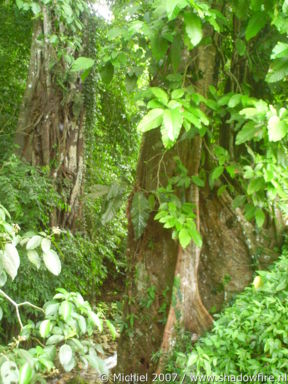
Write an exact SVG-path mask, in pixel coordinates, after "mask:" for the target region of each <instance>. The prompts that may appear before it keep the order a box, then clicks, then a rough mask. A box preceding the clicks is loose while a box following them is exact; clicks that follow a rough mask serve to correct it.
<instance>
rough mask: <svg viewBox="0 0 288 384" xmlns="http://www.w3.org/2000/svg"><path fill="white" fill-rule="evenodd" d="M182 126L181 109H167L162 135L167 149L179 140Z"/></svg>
mask: <svg viewBox="0 0 288 384" xmlns="http://www.w3.org/2000/svg"><path fill="white" fill-rule="evenodd" d="M182 124H183V114H182V113H181V111H180V108H175V109H166V110H165V111H164V115H163V124H162V126H161V134H162V141H163V144H164V146H165V147H170V146H171V144H173V143H175V141H176V140H177V139H178V136H179V134H180V131H181V127H182Z"/></svg>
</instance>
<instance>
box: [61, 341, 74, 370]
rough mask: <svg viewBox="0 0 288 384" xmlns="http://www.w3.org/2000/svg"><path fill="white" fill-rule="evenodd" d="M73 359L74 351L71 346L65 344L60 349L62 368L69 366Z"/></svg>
mask: <svg viewBox="0 0 288 384" xmlns="http://www.w3.org/2000/svg"><path fill="white" fill-rule="evenodd" d="M72 359H73V351H72V348H71V347H70V345H68V344H64V345H62V346H61V347H60V349H59V360H60V363H61V364H62V366H65V365H68V364H70V363H71V360H72Z"/></svg>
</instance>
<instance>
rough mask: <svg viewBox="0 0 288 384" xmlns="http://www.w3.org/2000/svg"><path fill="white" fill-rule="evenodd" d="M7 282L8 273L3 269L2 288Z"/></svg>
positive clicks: (0, 281) (0, 278)
mask: <svg viewBox="0 0 288 384" xmlns="http://www.w3.org/2000/svg"><path fill="white" fill-rule="evenodd" d="M6 282H7V275H6V273H5V271H1V273H0V288H2V287H4V285H5V284H6Z"/></svg>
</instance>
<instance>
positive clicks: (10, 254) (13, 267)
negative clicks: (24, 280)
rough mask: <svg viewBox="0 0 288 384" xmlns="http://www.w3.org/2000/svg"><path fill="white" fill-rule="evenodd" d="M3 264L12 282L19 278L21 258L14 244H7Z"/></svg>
mask: <svg viewBox="0 0 288 384" xmlns="http://www.w3.org/2000/svg"><path fill="white" fill-rule="evenodd" d="M2 264H3V268H4V269H5V271H6V272H7V273H8V275H9V276H10V277H11V279H12V280H14V279H15V277H16V276H17V272H18V268H19V265H20V258H19V254H18V251H17V249H16V247H15V246H14V245H13V244H10V243H9V244H6V245H5V248H4V252H3V254H2Z"/></svg>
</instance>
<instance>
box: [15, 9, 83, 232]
mask: <svg viewBox="0 0 288 384" xmlns="http://www.w3.org/2000/svg"><path fill="white" fill-rule="evenodd" d="M54 28H55V27H54V25H53V24H52V22H51V14H50V12H49V11H48V10H47V9H46V7H45V6H44V7H43V19H42V20H37V21H35V26H34V32H33V40H32V45H31V58H30V67H29V74H28V80H27V87H26V91H25V94H24V99H23V104H22V108H21V111H20V116H19V122H18V128H17V132H16V139H15V141H16V144H17V145H18V147H19V149H18V151H19V155H20V156H21V157H22V158H24V159H25V160H27V161H28V162H30V163H32V164H33V165H38V166H46V167H48V168H49V170H50V174H51V176H52V177H53V179H54V182H55V188H56V189H57V191H58V192H60V194H61V195H62V198H63V200H64V204H65V208H64V209H61V210H60V209H59V210H58V211H57V212H54V213H53V214H52V215H51V225H54V226H55V225H59V226H62V227H70V228H72V227H73V226H74V225H75V219H76V217H77V213H78V212H79V205H80V203H79V197H80V195H81V189H82V180H83V172H84V161H83V146H84V143H83V129H84V116H85V111H84V106H83V95H82V91H81V89H80V88H81V86H80V81H79V78H78V77H77V76H76V75H75V77H74V78H71V79H68V80H67V81H65V80H64V81H63V83H62V86H60V85H59V84H60V83H59V80H60V79H61V77H62V78H65V76H66V77H67V76H68V75H67V74H68V68H67V64H66V63H65V62H64V60H63V59H62V60H61V61H59V60H58V61H57V57H56V52H55V49H54V48H53V47H52V46H51V44H50V43H49V41H50V40H49V38H50V35H51V33H53V32H55V31H53V29H54ZM55 33H56V32H55ZM41 36H44V37H43V38H41ZM53 62H54V63H56V64H54V67H53ZM69 76H70V75H69Z"/></svg>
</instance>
